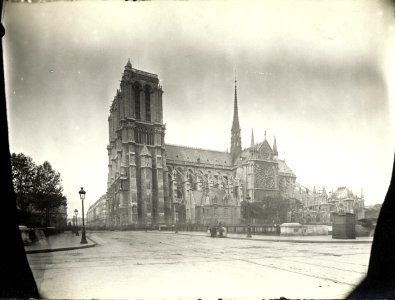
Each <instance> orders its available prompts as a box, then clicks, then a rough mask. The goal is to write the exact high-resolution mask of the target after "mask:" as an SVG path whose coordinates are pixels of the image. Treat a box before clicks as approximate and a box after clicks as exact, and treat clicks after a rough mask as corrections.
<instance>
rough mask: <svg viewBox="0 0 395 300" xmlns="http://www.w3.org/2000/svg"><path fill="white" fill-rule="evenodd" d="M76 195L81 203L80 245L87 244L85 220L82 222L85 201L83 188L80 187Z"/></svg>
mask: <svg viewBox="0 0 395 300" xmlns="http://www.w3.org/2000/svg"><path fill="white" fill-rule="evenodd" d="M78 193H79V194H80V199H81V203H82V235H81V243H80V244H88V241H87V240H86V233H85V220H84V199H85V194H86V192H85V191H84V188H83V187H82V188H81V190H80V191H79V192H78Z"/></svg>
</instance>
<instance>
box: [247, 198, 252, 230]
mask: <svg viewBox="0 0 395 300" xmlns="http://www.w3.org/2000/svg"><path fill="white" fill-rule="evenodd" d="M246 200H247V237H248V238H250V237H251V226H250V200H251V197H250V196H247V197H246Z"/></svg>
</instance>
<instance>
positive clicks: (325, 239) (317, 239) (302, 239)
mask: <svg viewBox="0 0 395 300" xmlns="http://www.w3.org/2000/svg"><path fill="white" fill-rule="evenodd" d="M148 232H155V233H157V232H158V231H148ZM159 232H161V233H163V234H184V235H198V236H209V234H208V233H206V232H198V231H179V232H178V233H174V231H159ZM226 237H227V238H231V239H242V240H259V241H270V242H288V243H289V242H291V243H353V244H365V243H372V242H373V237H357V238H356V239H333V238H332V236H331V235H319V236H278V235H252V236H251V237H250V238H248V237H247V236H246V234H241V233H227V234H226Z"/></svg>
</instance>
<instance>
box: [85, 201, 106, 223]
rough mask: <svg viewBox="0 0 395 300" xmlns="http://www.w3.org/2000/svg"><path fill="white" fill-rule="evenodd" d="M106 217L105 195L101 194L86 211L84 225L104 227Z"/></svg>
mask: <svg viewBox="0 0 395 300" xmlns="http://www.w3.org/2000/svg"><path fill="white" fill-rule="evenodd" d="M107 219H108V214H107V196H106V195H103V196H101V197H100V198H99V199H98V200H97V201H96V202H95V203H93V204H92V205H91V206H89V208H88V211H87V213H86V225H87V226H88V227H106V226H107Z"/></svg>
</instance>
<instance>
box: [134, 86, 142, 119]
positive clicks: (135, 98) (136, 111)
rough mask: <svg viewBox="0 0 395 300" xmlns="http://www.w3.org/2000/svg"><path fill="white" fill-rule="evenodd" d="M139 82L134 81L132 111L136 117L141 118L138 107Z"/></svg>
mask: <svg viewBox="0 0 395 300" xmlns="http://www.w3.org/2000/svg"><path fill="white" fill-rule="evenodd" d="M140 90H141V87H140V84H139V83H136V84H135V85H134V111H135V115H136V119H140V118H141V114H140V111H141V107H140Z"/></svg>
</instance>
